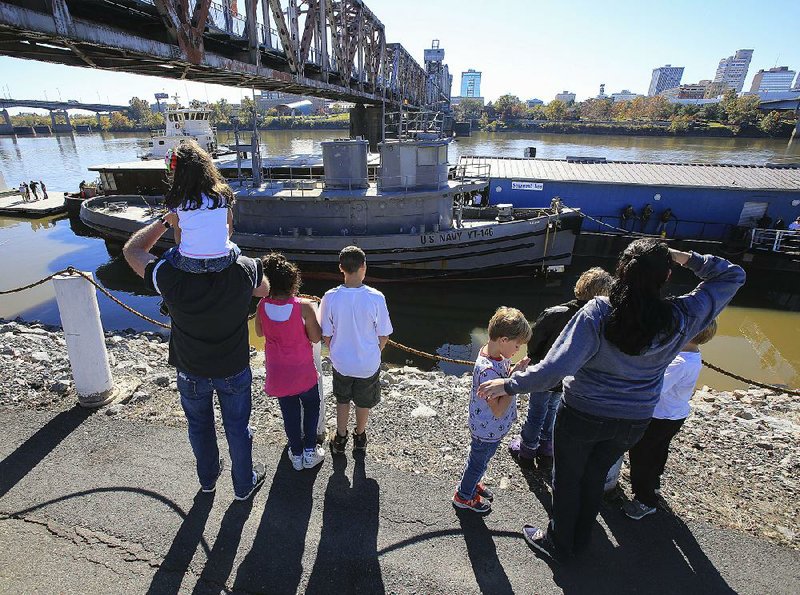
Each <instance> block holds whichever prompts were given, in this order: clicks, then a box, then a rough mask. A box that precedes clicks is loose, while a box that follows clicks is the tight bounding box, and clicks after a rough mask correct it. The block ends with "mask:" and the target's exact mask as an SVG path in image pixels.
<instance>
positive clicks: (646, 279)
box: [479, 238, 745, 559]
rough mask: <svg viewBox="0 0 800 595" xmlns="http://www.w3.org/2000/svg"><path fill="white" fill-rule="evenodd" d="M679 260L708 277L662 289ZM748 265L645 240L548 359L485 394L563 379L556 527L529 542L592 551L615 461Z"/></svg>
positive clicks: (533, 532)
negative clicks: (688, 287)
mask: <svg viewBox="0 0 800 595" xmlns="http://www.w3.org/2000/svg"><path fill="white" fill-rule="evenodd" d="M673 262H675V263H677V264H679V265H681V266H683V267H685V268H687V269H689V270H691V271H693V272H694V273H695V274H696V275H697V276H698V277H699V278H700V279H701V282H700V283H699V284H698V285H697V287H696V288H695V289H694V290H693V291H691V292H690V293H687V294H685V295H682V296H678V297H674V298H663V297H662V296H661V291H662V289H663V287H664V284H665V283H666V282H667V280H668V279H669V277H670V274H671V272H672V271H671V264H672V263H673ZM744 281H745V274H744V271H743V270H742V268H741V267H739V266H737V265H735V264H732V263H730V262H728V261H727V260H724V259H722V258H719V257H716V256H711V255H705V256H703V255H700V254H697V253H695V252H691V253H687V252H679V251H677V250H671V249H670V248H669V247H668V246H667V244H665V243H664V242H661V241H659V240H656V239H649V238H648V239H640V240H636V241H634V242H631V244H630V245H629V246H628V247H627V248H626V249H625V250H624V251H623V252H622V254H621V255H620V257H619V262H618V264H617V269H616V275H615V279H614V283H613V285H612V287H611V292H610V294H609V297H607V298H606V297H598V298H595V299H593V300H592V301H590V302H589V303H587V304H586V305H585V306H584V307H583V308H582V309H581V310H579V311H578V312H577V313H576V314H575V316H573V318H572V320H570V322H569V324H567V326H566V327H565V328H564V330H563V331H562V332H561V334H560V335H559V337H558V339H556V342H555V343H554V344H553V346H552V347H551V348H550V351H549V352H548V353H547V355H546V356H545V358H544V359H543V360H542V361H540V362H539V363H538V364H536V365H535V366H531V367H529V368H528V369H527V370H525V371H523V372H517V373H515V374H513V375H512V376H511V377H510V378H508V379H506V380H491V381H489V382H486V383H484V384H482V385H481V386H480V388H479V395H481V396H482V397H484V398H487V399H492V398H498V397H499V396H502V395H504V394H518V393H527V392H540V391H544V390H547V388H548V387H550V386H552V385H553V384H554V383H555V382H557V381H559V380H560V379H562V378H563V379H564V381H563V388H564V397H563V406H562V408H561V411H560V412H559V414H558V417H557V419H556V427H555V466H554V471H553V508H552V517H551V519H550V523H549V525H548V527H547V529H539V528H537V527H535V526H532V525H525V527H524V529H523V533H524V536H525V540H526V541H527V542H528V543H529V544H530V545H531V546H533V547H534V548H536V550H538V551H539V552H540V553H543V554H545V555H546V556H548V557H550V558H552V559H565V558H569V557H571V556H572V555H574V554H576V553H579V552H580V551H581V550H583V549H585V548H586V547H587V546H588V544H589V541H590V537H591V529H592V525H593V523H594V520H595V517H596V516H597V513H598V511H599V510H600V502H601V500H602V496H603V484H604V480H605V477H606V473H607V472H608V470H609V468H610V467H611V465H612V464H613V463H614V461H616V460H617V459H618V458H619V457H620V456H621V455H622V454H623V453H624V452H625V451H627V450H628V449H629V448H630V447H631V446H633V445H634V444H636V443H637V442H638V441H639V439H640V438H641V437H642V435H643V434H644V432H645V430H646V429H647V425H648V423H649V421H650V418H651V417H652V413H653V410H654V409H655V406H656V403H657V402H658V399H659V395H660V392H661V385H662V383H663V379H664V371H665V369H666V368H667V366H668V365H669V363H670V362H671V361H672V360H673V358H674V357H675V356H676V355H677V354H678V352H679V351H680V350H681V347H682V346H683V345H685V344H686V342H687V341H688V340H689V339H691V338H692V337H694V336H695V335H697V334H698V333H699V332H700V331H701V330H703V329H704V328H706V327H707V326H708V325H709V323H710V322H711V321H712V320H713V319H714V318H715V317H716V316H717V315H718V314H719V313H720V311H721V310H722V309H723V308H724V307H725V306H726V305H727V304H728V302H730V301H731V299H733V296H734V295H735V294H736V292H737V291H738V289H739V288H740V287H741V286H742V285H743V284H744Z"/></svg>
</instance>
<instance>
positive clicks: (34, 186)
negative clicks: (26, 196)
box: [31, 180, 39, 201]
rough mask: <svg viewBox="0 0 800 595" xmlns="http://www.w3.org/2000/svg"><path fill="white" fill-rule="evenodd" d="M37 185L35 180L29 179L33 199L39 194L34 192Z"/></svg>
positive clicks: (37, 198)
mask: <svg viewBox="0 0 800 595" xmlns="http://www.w3.org/2000/svg"><path fill="white" fill-rule="evenodd" d="M38 186H39V184H38V183H36V182H35V181H33V180H31V194H32V195H33V200H34V201H37V200H39V195H38V194H37V193H36V188H37V187H38Z"/></svg>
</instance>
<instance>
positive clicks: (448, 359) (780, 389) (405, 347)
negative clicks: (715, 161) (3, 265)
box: [0, 266, 800, 396]
mask: <svg viewBox="0 0 800 595" xmlns="http://www.w3.org/2000/svg"><path fill="white" fill-rule="evenodd" d="M58 275H80V276H81V277H83V278H84V279H86V280H87V281H88V282H89V283H91V284H92V285H94V286H95V288H97V289H98V290H99V291H100V292H101V293H102V294H103V295H105V296H106V297H107V298H108V299H110V300H111V301H112V302H114V303H115V304H117V305H118V306H120V307H122V308H123V309H125V310H126V311H128V312H130V313H131V314H133V315H134V316H138V317H139V318H141V319H142V320H145V321H147V322H149V323H150V324H154V325H156V326H159V327H161V328H165V329H169V328H170V326H169V325H168V324H164V323H163V322H159V321H158V320H154V319H153V318H150V317H149V316H147V315H146V314H142V313H141V312H139V311H138V310H135V309H134V308H131V307H130V306H128V305H127V304H124V303H123V302H121V301H120V300H119V299H117V298H116V297H114V296H113V295H112V294H111V292H109V291H108V290H107V289H106V288H105V287H103V286H101V285H99V284H98V283H97V281H95V280H94V279H92V278H91V277H90V276H89V275H87V274H86V273H84V272H83V271H79V270H77V269H76V268H75V267H72V266H69V267H67V268H65V269H62V270H60V271H57V272H55V273H53V274H51V275H48V276H47V277H44V278H43V279H40V280H38V281H35V282H34V283H30V284H28V285H23V286H22V287H17V288H14V289H7V290H3V291H0V295H8V294H11V293H18V292H21V291H25V290H26V289H30V288H32V287H36V286H37V285H41V284H42V283H46V282H47V281H50V280H51V279H52V278H53V277H57V276H58ZM297 297H300V298H305V299H309V300H312V301H314V302H320V301H321V300H320V298H318V297H317V296H315V295H307V294H299V295H298V296H297ZM248 318H253V315H251V316H249V317H248ZM387 345H391V346H392V347H394V348H396V349H399V350H401V351H405V352H407V353H410V354H411V355H416V356H417V357H422V358H425V359H429V360H432V361H435V362H447V363H449V364H458V365H461V366H473V365H475V362H473V361H469V360H464V359H455V358H452V357H445V356H443V355H437V354H435V353H428V352H426V351H420V350H419V349H414V348H413V347H409V346H408V345H403V344H402V343H398V342H397V341H392V340H391V339H389V341H388V342H387ZM702 361H703V365H704V366H706V367H707V368H710V369H711V370H714V371H715V372H719V373H720V374H723V375H725V376H728V377H730V378H733V379H734V380H738V381H739V382H743V383H745V384H749V385H752V386H757V387H759V388H765V389H767V390H771V391H775V392H782V393H787V394H790V395H794V396H800V390H796V389H791V388H786V387H781V386H775V385H772V384H765V383H763V382H758V381H756V380H753V379H751V378H745V377H744V376H739V375H738V374H734V373H733V372H728V371H727V370H724V369H723V368H720V367H719V366H715V365H714V364H711V363H709V362H707V361H706V360H702Z"/></svg>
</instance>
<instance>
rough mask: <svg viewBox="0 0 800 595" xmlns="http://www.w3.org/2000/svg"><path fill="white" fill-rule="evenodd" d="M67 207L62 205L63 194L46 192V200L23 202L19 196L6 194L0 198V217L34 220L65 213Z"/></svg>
mask: <svg viewBox="0 0 800 595" xmlns="http://www.w3.org/2000/svg"><path fill="white" fill-rule="evenodd" d="M66 210H67V205H66V204H64V193H63V192H58V191H52V192H51V191H49V190H48V191H47V200H44V199H41V198H40V199H39V200H36V201H29V202H25V201H24V200H22V196H21V195H20V194H7V195H5V196H0V215H10V216H11V217H27V218H31V219H36V218H38V217H46V216H47V215H57V214H59V213H65V212H66Z"/></svg>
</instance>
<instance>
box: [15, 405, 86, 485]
mask: <svg viewBox="0 0 800 595" xmlns="http://www.w3.org/2000/svg"><path fill="white" fill-rule="evenodd" d="M94 411H95V410H94V409H86V408H84V407H80V406H79V405H75V406H74V407H73V408H72V409H68V410H67V411H62V412H61V413H59V414H58V415H56V416H55V417H54V418H53V419H51V420H50V421H48V422H47V423H46V424H45V425H44V426H42V427H41V429H39V430H37V431H36V433H35V434H33V436H31V437H30V438H28V439H27V440H26V441H25V442H23V443H22V444H20V445H19V446H18V447H17V449H16V450H15V451H14V452H12V453H11V454H10V455H8V456H7V457H6V458H5V459H3V460H2V461H0V498H2V497H3V496H5V495H6V494H7V493H8V492H9V491H10V490H11V488H13V487H14V486H15V485H17V484H18V483H19V482H20V481H21V480H22V479H23V478H24V477H25V476H26V475H27V474H28V473H30V472H31V471H32V470H33V469H34V468H35V467H36V466H37V465H38V464H39V463H40V462H41V461H42V459H44V458H45V457H46V456H47V455H49V454H50V453H51V452H52V451H53V450H54V449H55V448H56V447H57V446H58V445H59V444H61V442H62V441H63V440H64V439H65V438H66V437H67V436H69V435H70V434H72V432H74V431H75V430H76V429H77V428H78V426H80V425H81V424H82V423H83V422H84V421H86V419H87V418H88V417H89V416H90V415H92V413H93V412H94Z"/></svg>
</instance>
